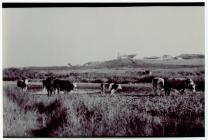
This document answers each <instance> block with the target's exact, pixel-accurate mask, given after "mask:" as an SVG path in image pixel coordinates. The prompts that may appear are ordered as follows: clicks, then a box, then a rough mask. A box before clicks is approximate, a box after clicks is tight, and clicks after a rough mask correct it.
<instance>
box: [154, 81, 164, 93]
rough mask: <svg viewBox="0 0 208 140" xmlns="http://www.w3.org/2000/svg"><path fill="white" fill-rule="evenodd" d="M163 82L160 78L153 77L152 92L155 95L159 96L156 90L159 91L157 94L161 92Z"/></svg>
mask: <svg viewBox="0 0 208 140" xmlns="http://www.w3.org/2000/svg"><path fill="white" fill-rule="evenodd" d="M164 82H165V80H164V79H163V78H160V77H155V78H154V79H153V80H152V85H153V91H154V93H155V94H159V93H158V90H159V92H161V91H162V90H163V89H164Z"/></svg>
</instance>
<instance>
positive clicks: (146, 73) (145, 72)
mask: <svg viewBox="0 0 208 140" xmlns="http://www.w3.org/2000/svg"><path fill="white" fill-rule="evenodd" d="M142 74H143V75H152V72H151V71H150V70H144V71H143V72H142Z"/></svg>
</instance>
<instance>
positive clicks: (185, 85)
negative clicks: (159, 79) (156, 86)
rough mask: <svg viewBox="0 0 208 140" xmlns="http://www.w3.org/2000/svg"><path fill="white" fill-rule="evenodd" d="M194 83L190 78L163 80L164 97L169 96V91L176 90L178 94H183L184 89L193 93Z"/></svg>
mask: <svg viewBox="0 0 208 140" xmlns="http://www.w3.org/2000/svg"><path fill="white" fill-rule="evenodd" d="M195 87H196V85H195V83H194V81H193V80H192V79H190V78H165V83H164V90H165V94H166V95H170V91H171V89H174V90H177V91H178V92H179V93H180V94H183V93H184V90H185V89H191V90H192V92H195V91H196V90H195Z"/></svg>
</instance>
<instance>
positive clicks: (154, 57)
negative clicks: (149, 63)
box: [144, 56, 160, 60]
mask: <svg viewBox="0 0 208 140" xmlns="http://www.w3.org/2000/svg"><path fill="white" fill-rule="evenodd" d="M144 59H149V60H158V59H160V57H158V56H152V57H144Z"/></svg>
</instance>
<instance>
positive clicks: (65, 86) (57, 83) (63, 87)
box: [53, 79, 77, 93]
mask: <svg viewBox="0 0 208 140" xmlns="http://www.w3.org/2000/svg"><path fill="white" fill-rule="evenodd" d="M53 87H54V89H55V90H57V92H58V93H59V92H60V91H67V92H70V91H71V90H73V89H74V88H76V87H77V84H76V83H72V82H70V81H69V80H60V79H55V80H54V81H53Z"/></svg>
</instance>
